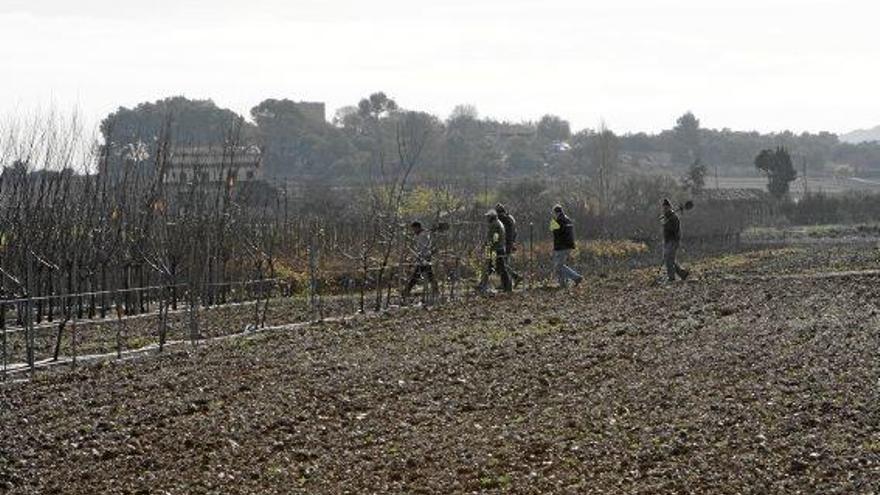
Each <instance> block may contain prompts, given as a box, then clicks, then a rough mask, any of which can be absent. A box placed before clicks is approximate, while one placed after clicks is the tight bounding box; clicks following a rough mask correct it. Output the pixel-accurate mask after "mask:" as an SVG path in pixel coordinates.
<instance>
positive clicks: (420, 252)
mask: <svg viewBox="0 0 880 495" xmlns="http://www.w3.org/2000/svg"><path fill="white" fill-rule="evenodd" d="M410 228H411V229H412V233H413V247H412V249H411V250H412V251H413V254H414V255H415V268H413V273H412V276H411V277H410V278H409V282H407V284H406V288H405V289H403V298H404V299H409V295H410V292H412V290H413V287H415V286H416V284H417V283H419V280H421V279H422V278H423V277H424V278H425V279H427V280H428V284H429V285H430V286H431V299H430V301H433V299H434V297H435V296H436V295H437V281H436V280H435V279H434V269H433V268H432V267H431V256H432V254H433V249H434V247H433V245H432V242H431V233H430V232H428V231H427V230H425V229H424V228H422V222H419V221H415V222H413V223H411V224H410Z"/></svg>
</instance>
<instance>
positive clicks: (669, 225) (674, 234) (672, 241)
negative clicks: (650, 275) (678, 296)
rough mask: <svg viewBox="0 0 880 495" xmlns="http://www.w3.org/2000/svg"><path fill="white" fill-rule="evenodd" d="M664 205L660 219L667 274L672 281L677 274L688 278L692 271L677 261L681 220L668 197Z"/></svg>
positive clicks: (682, 277) (684, 278)
mask: <svg viewBox="0 0 880 495" xmlns="http://www.w3.org/2000/svg"><path fill="white" fill-rule="evenodd" d="M662 207H663V216H661V217H660V221H661V222H662V223H663V263H664V264H665V265H666V276H667V277H668V278H669V281H670V282H675V276H676V275H678V276H679V277H680V278H681V279H682V280H686V279H687V278H688V275H690V272H688V271H687V270H685V269H684V268H682V267H680V266H679V265H678V263H677V262H676V261H675V256H676V254H677V253H678V246H679V244H680V243H681V220H679V218H678V215H677V214H676V213H675V211H674V210H673V209H672V203H670V202H669V200H668V199H664V200H663V203H662Z"/></svg>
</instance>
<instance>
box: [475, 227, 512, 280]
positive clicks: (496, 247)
mask: <svg viewBox="0 0 880 495" xmlns="http://www.w3.org/2000/svg"><path fill="white" fill-rule="evenodd" d="M486 220H487V221H488V222H489V229H488V232H489V235H488V238H487V239H486V250H487V252H488V255H489V259H488V260H487V266H486V269H485V270H484V271H483V276H482V277H481V279H480V286H479V290H480V292H488V291H489V275H491V274H492V272H497V273H498V275H499V276H500V277H501V286H502V287H503V289H504V292H512V291H513V284H512V283H511V281H510V273H508V271H507V263H506V261H507V260H506V258H507V251H506V250H505V247H504V243H505V239H506V235H505V232H504V224H502V223H501V220H499V219H498V212H496V211H495V210H489V211H488V212H486ZM493 254H494V255H495V260H494V262H493V260H492V255H493Z"/></svg>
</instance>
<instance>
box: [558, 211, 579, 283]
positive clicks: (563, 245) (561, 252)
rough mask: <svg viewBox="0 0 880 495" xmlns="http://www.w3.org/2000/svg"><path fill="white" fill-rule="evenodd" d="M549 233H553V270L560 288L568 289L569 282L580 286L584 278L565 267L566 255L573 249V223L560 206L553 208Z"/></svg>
mask: <svg viewBox="0 0 880 495" xmlns="http://www.w3.org/2000/svg"><path fill="white" fill-rule="evenodd" d="M550 231H551V232H552V233H553V270H554V272H555V273H556V279H557V280H558V281H559V286H560V287H568V282H569V281H574V284H575V285H580V283H581V282H582V281H583V280H584V277H583V276H582V275H581V274H580V273H578V272H576V271H574V270H573V269H572V268H571V267H570V266H568V265H566V262H567V261H568V255H569V254H570V253H571V251H572V250H573V249H574V247H575V244H574V222H572V221H571V219H570V218H568V215H566V214H565V212H564V211H563V210H562V206H561V205H556V206H554V207H553V218H552V219H551V220H550Z"/></svg>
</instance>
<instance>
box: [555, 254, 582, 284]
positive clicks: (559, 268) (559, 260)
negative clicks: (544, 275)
mask: <svg viewBox="0 0 880 495" xmlns="http://www.w3.org/2000/svg"><path fill="white" fill-rule="evenodd" d="M569 253H571V249H563V250H560V251H553V271H554V272H555V273H556V280H558V281H559V285H560V286H561V287H568V281H569V280H573V281H577V280H580V279H582V278H583V277H582V276H581V274H580V273H578V272H576V271H574V270H573V269H572V268H571V267H570V266H568V265H566V264H565V263H566V262H567V261H568V254H569Z"/></svg>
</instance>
